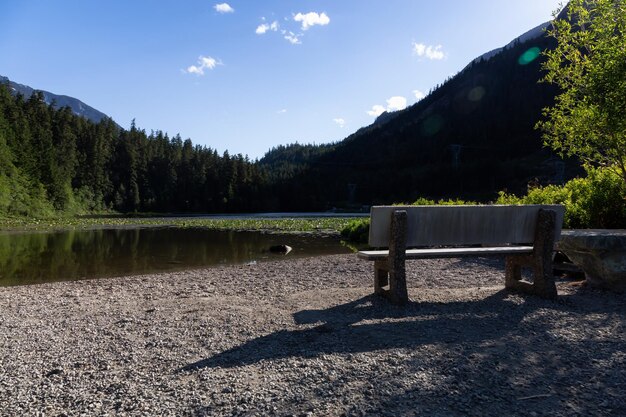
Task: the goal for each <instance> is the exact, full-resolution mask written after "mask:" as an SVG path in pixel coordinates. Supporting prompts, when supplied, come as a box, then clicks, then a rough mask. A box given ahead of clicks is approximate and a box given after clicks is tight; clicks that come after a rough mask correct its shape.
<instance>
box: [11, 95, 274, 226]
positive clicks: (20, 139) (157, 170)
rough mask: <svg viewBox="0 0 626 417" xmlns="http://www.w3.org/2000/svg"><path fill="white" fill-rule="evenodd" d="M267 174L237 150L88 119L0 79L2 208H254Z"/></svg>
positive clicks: (23, 212)
mask: <svg viewBox="0 0 626 417" xmlns="http://www.w3.org/2000/svg"><path fill="white" fill-rule="evenodd" d="M266 182H267V176H266V174H264V171H263V170H262V169H261V168H260V167H259V166H257V165H255V164H254V163H251V162H250V161H249V160H248V159H247V158H246V157H244V156H242V155H232V156H231V155H229V154H228V152H224V154H222V155H219V154H218V153H217V152H216V151H215V150H213V149H211V148H208V147H204V146H198V145H193V143H192V142H191V140H189V139H187V140H182V139H181V137H180V136H178V135H177V136H174V137H172V138H170V137H168V135H167V134H164V133H163V132H160V131H156V132H151V133H149V134H147V133H146V132H145V131H144V130H141V129H139V128H137V127H136V126H135V124H134V123H133V124H132V125H131V127H130V129H128V130H126V129H122V128H119V127H118V126H117V125H116V124H115V122H113V120H111V119H104V120H102V121H101V122H100V123H97V124H95V123H92V122H90V121H89V120H87V119H85V118H82V117H79V116H76V115H74V114H72V112H71V110H70V109H69V108H67V107H65V108H61V109H59V110H55V109H54V108H53V106H51V105H47V104H46V103H45V102H44V101H43V97H42V96H41V94H33V95H32V96H31V97H30V98H28V99H27V100H25V99H24V98H23V97H22V96H20V95H15V96H14V95H12V94H11V93H10V92H9V90H8V89H7V88H6V86H5V85H0V215H5V216H50V215H55V214H63V213H67V214H86V213H94V212H104V211H117V212H124V213H129V212H234V211H237V212H239V211H241V212H246V211H255V210H262V209H264V208H266V206H265V205H264V204H266V200H268V199H267V198H264V197H263V195H262V193H263V188H264V187H265V186H266ZM267 208H269V207H267Z"/></svg>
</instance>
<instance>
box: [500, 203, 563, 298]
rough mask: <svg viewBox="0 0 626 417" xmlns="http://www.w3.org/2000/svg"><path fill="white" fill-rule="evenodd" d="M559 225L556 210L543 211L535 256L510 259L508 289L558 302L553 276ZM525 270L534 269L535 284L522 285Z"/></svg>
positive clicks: (535, 243)
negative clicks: (555, 237)
mask: <svg viewBox="0 0 626 417" xmlns="http://www.w3.org/2000/svg"><path fill="white" fill-rule="evenodd" d="M555 223H556V213H555V212H554V211H553V210H539V215H538V217H537V226H536V229H535V242H534V245H533V253H531V254H528V255H508V256H507V257H506V261H505V287H506V288H507V289H510V290H515V291H521V292H525V293H529V294H535V295H538V296H539V297H541V298H547V299H554V298H556V296H557V292H556V284H555V282H554V275H553V272H552V252H553V250H554V229H555ZM523 267H528V268H531V269H532V272H533V283H532V284H531V283H528V282H524V281H522V268H523Z"/></svg>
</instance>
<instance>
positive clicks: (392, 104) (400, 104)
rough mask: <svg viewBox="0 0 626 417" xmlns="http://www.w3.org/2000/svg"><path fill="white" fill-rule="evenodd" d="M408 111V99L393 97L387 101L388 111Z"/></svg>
mask: <svg viewBox="0 0 626 417" xmlns="http://www.w3.org/2000/svg"><path fill="white" fill-rule="evenodd" d="M404 109H406V98H405V97H402V96H393V97H390V98H388V99H387V111H397V110H404Z"/></svg>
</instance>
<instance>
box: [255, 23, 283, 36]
mask: <svg viewBox="0 0 626 417" xmlns="http://www.w3.org/2000/svg"><path fill="white" fill-rule="evenodd" d="M278 28H279V25H278V22H277V21H273V22H272V23H271V24H267V23H262V24H260V25H259V26H258V27H257V28H256V34H257V35H263V34H264V33H265V32H267V31H268V30H271V31H272V32H276V31H277V30H278Z"/></svg>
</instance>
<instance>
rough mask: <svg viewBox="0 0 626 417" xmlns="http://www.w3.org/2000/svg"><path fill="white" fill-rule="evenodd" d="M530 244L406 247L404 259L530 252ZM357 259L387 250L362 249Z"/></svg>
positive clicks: (369, 258) (386, 253)
mask: <svg viewBox="0 0 626 417" xmlns="http://www.w3.org/2000/svg"><path fill="white" fill-rule="evenodd" d="M532 252H533V247H532V246H494V247H487V248H427V249H407V250H406V251H405V253H406V259H428V258H456V257H461V256H492V255H512V254H527V253H532ZM357 256H358V257H359V259H363V260H366V261H377V260H382V259H387V258H388V257H389V251H388V250H362V251H359V252H358V253H357Z"/></svg>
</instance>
